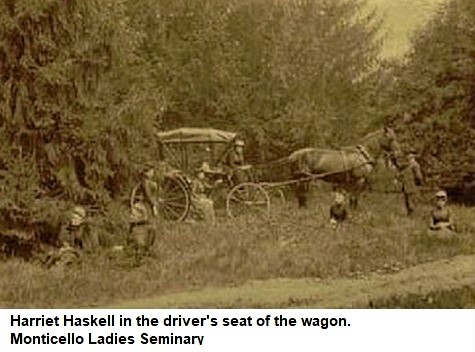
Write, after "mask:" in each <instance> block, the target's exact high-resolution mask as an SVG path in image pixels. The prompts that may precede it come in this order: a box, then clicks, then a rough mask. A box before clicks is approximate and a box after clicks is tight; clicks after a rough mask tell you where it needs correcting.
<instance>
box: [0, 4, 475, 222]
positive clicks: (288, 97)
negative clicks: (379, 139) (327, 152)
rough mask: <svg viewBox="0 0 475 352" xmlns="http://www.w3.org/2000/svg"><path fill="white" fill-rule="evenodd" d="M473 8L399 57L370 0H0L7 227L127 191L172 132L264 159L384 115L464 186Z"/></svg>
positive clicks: (473, 89) (438, 171)
mask: <svg viewBox="0 0 475 352" xmlns="http://www.w3.org/2000/svg"><path fill="white" fill-rule="evenodd" d="M474 6H475V4H474V3H473V1H471V0H451V1H449V2H448V3H447V4H445V5H443V7H441V9H440V11H439V12H438V14H437V16H436V17H435V18H434V19H433V20H432V21H431V22H430V23H429V24H428V25H427V26H426V27H425V28H423V29H422V30H421V31H420V32H419V33H418V34H417V36H415V37H414V39H413V42H412V48H411V50H410V52H409V53H408V54H407V55H406V57H404V58H403V59H401V60H398V61H395V60H394V61H391V60H384V59H381V57H380V55H379V54H380V51H381V45H382V40H383V37H382V36H381V35H380V27H381V23H380V19H379V18H378V17H377V16H376V14H375V12H371V11H368V9H367V4H366V3H365V2H364V1H362V0H318V1H317V0H193V1H190V0H101V1H100V0H81V1H78V0H35V1H32V0H0V81H1V83H0V134H1V139H0V141H1V145H0V172H1V174H0V188H1V191H2V199H1V200H0V209H1V210H2V214H3V217H4V220H8V221H4V222H9V223H12V222H14V223H15V222H19V223H21V222H22V221H24V219H26V218H41V217H43V216H45V214H46V213H51V210H52V209H56V208H57V207H59V208H61V207H65V206H68V205H69V204H70V203H71V202H76V203H78V202H79V203H84V204H95V205H98V204H99V205H108V204H111V203H112V201H113V200H114V199H121V197H123V196H125V195H127V193H128V192H129V191H130V186H131V185H130V182H131V181H132V178H133V177H134V175H136V174H137V171H138V170H139V169H140V167H141V165H142V164H143V163H144V162H147V161H151V160H154V158H155V157H156V145H155V141H154V137H153V134H154V132H155V131H158V130H166V129H170V128H175V127H179V126H211V127H215V128H222V129H227V130H232V131H236V132H240V133H242V134H243V135H244V136H245V138H246V140H247V142H248V150H247V153H248V155H247V157H248V159H249V160H250V161H251V162H263V161H267V160H273V159H275V158H278V157H281V156H283V155H287V154H288V153H289V152H291V151H293V150H295V149H296V148H300V147H305V146H329V147H336V146H341V145H348V144H351V143H353V142H354V141H355V140H357V139H358V138H359V137H360V136H361V135H363V134H364V133H366V132H368V131H370V130H372V129H374V128H379V127H381V126H382V125H383V124H386V123H390V124H394V125H395V126H396V128H397V129H398V132H399V133H400V134H401V135H402V136H403V137H404V139H403V141H404V144H403V145H404V147H405V148H407V147H409V146H411V147H415V148H416V149H417V151H418V153H419V157H420V160H421V163H422V164H423V166H424V168H425V169H426V170H427V178H428V180H429V181H430V182H433V183H437V184H439V185H440V186H443V185H454V184H457V183H459V182H462V181H463V180H464V179H465V180H466V179H467V177H468V175H470V173H473V172H474V170H473V166H472V165H474V162H475V160H474V159H475V154H474V153H473V152H472V150H473V148H471V147H473V143H474V142H473V141H474V138H473V137H474V132H473V131H474V130H473V123H474V122H473V121H474V118H475V115H474V111H475V106H474V104H475V62H474V61H475V25H474V23H475V18H474V17H475V7H474ZM5 218H6V219H5ZM20 225H25V224H20Z"/></svg>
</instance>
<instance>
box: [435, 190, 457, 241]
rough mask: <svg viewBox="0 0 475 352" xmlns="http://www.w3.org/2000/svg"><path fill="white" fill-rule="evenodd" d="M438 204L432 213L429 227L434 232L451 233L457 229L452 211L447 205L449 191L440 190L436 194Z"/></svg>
mask: <svg viewBox="0 0 475 352" xmlns="http://www.w3.org/2000/svg"><path fill="white" fill-rule="evenodd" d="M435 197H436V206H435V208H434V209H432V211H431V214H430V225H429V229H430V231H431V233H432V234H450V233H452V231H454V230H455V226H454V224H453V219H452V212H451V211H450V208H449V207H448V206H447V193H446V192H445V191H439V192H437V194H436V195H435Z"/></svg>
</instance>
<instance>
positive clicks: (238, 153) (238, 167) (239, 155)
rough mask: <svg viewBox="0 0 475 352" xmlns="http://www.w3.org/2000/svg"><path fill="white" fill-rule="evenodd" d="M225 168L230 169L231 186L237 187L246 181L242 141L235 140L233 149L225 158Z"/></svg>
mask: <svg viewBox="0 0 475 352" xmlns="http://www.w3.org/2000/svg"><path fill="white" fill-rule="evenodd" d="M226 163H227V167H228V168H229V169H230V177H231V180H232V182H233V184H235V185H238V184H240V183H244V182H246V181H247V177H246V172H245V168H246V165H244V141H243V140H241V139H237V140H236V141H235V143H234V148H233V149H232V150H231V151H230V152H229V154H228V156H227V160H226Z"/></svg>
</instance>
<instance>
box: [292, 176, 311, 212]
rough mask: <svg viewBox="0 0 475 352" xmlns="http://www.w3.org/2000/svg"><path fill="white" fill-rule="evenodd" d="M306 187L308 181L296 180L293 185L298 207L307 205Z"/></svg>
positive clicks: (307, 187)
mask: <svg viewBox="0 0 475 352" xmlns="http://www.w3.org/2000/svg"><path fill="white" fill-rule="evenodd" d="M308 189H309V182H308V181H306V182H298V183H297V184H296V185H295V195H296V197H297V202H298V205H299V208H305V207H307V200H308Z"/></svg>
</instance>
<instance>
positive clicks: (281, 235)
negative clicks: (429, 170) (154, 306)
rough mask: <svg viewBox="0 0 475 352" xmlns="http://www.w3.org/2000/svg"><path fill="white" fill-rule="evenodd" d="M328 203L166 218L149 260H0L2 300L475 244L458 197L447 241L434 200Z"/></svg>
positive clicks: (45, 303) (243, 276)
mask: <svg viewBox="0 0 475 352" xmlns="http://www.w3.org/2000/svg"><path fill="white" fill-rule="evenodd" d="M328 206H329V199H328V193H327V192H317V194H315V196H314V197H313V203H312V204H311V206H310V207H309V209H306V210H298V209H297V208H296V206H295V205H294V204H288V205H286V206H285V207H282V208H279V209H274V210H273V212H272V214H271V216H270V217H269V218H257V217H256V216H253V215H250V216H249V217H245V218H238V219H221V221H220V222H219V223H217V224H216V225H214V226H212V227H208V226H206V225H204V224H162V227H161V229H160V234H159V238H158V240H157V243H156V245H155V247H154V248H153V250H152V253H151V256H150V257H147V258H144V259H143V260H142V261H141V262H140V263H139V264H137V262H136V260H135V259H134V257H133V256H130V255H128V254H127V253H115V254H113V253H111V252H108V251H104V252H103V253H100V254H97V255H91V256H84V257H83V260H82V261H81V262H80V263H79V264H78V265H75V266H71V267H69V268H61V267H55V268H52V269H46V268H44V267H41V266H39V265H35V264H33V263H27V262H23V261H19V260H10V261H7V262H5V263H2V264H1V265H0V277H1V279H0V304H1V305H2V306H3V307H81V306H83V307H84V306H97V305H104V304H106V303H107V304H110V303H111V302H114V301H118V300H125V299H134V298H141V297H147V296H154V295H159V294H165V293H172V292H178V291H184V290H193V289H199V288H202V287H205V286H206V287H209V286H223V285H239V284H241V283H243V282H245V281H248V280H256V279H261V280H265V279H270V278H278V277H287V278H300V277H314V278H338V277H358V276H363V275H365V274H368V273H370V272H380V271H393V270H400V269H402V268H404V267H408V266H412V265H415V264H418V263H422V262H427V261H433V260H437V259H441V258H450V257H453V256H455V255H459V254H468V253H474V252H475V237H474V235H473V233H474V232H475V231H473V230H474V229H475V224H474V223H473V220H472V219H473V214H474V210H473V209H469V208H463V207H455V206H454V212H455V214H456V217H457V225H458V227H459V229H460V233H459V234H458V235H457V236H456V237H454V238H453V239H450V240H445V241H442V240H437V239H433V238H429V237H428V236H427V234H426V228H427V223H428V218H427V214H428V211H429V207H428V206H427V205H424V206H420V207H419V212H418V215H416V216H415V217H412V218H407V217H405V216H404V209H403V203H402V199H401V196H400V195H397V194H384V195H382V194H369V195H367V196H366V197H365V198H364V199H362V201H361V207H360V209H359V210H358V211H356V212H353V213H352V214H351V218H350V220H349V221H348V223H346V224H344V226H343V227H341V228H340V229H338V230H336V231H333V230H332V229H331V228H330V226H329V222H328ZM115 235H116V236H117V237H118V238H120V236H118V235H117V234H115ZM124 235H125V234H124Z"/></svg>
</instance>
